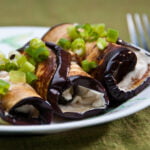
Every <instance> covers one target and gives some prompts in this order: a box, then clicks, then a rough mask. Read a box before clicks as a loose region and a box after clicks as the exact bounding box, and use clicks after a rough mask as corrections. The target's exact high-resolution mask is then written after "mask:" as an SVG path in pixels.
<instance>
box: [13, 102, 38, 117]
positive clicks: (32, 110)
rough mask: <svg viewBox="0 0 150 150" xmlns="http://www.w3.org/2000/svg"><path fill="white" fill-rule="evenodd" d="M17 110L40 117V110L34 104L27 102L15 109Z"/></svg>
mask: <svg viewBox="0 0 150 150" xmlns="http://www.w3.org/2000/svg"><path fill="white" fill-rule="evenodd" d="M15 111H16V112H18V113H19V112H20V113H24V114H28V115H29V116H31V117H32V118H38V117H39V111H38V110H37V109H36V108H35V107H34V106H32V105H29V104H26V105H22V106H20V107H18V108H16V109H15Z"/></svg>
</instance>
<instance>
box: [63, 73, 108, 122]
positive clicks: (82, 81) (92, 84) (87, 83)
mask: <svg viewBox="0 0 150 150" xmlns="http://www.w3.org/2000/svg"><path fill="white" fill-rule="evenodd" d="M68 84H69V87H70V86H79V85H80V86H83V87H86V88H90V89H91V90H95V91H98V92H101V93H103V94H104V99H105V103H106V107H105V108H94V109H91V110H89V111H86V112H84V113H75V112H65V113H62V112H61V114H60V115H61V116H63V117H65V118H71V119H82V118H86V117H91V116H95V115H99V114H101V113H104V112H105V111H106V109H107V106H108V105H109V99H108V96H107V93H106V90H105V88H104V87H103V86H102V84H101V83H100V82H98V81H97V80H95V79H92V78H89V77H84V76H71V77H68ZM66 89H67V88H66ZM66 89H63V90H66ZM60 111H61V110H60Z"/></svg>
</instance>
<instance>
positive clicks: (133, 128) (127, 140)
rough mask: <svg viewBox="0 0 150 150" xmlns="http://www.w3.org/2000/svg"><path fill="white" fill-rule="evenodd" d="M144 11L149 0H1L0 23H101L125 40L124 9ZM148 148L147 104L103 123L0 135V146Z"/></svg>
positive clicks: (20, 149)
mask: <svg viewBox="0 0 150 150" xmlns="http://www.w3.org/2000/svg"><path fill="white" fill-rule="evenodd" d="M128 12H130V13H135V12H138V13H140V14H141V13H147V14H148V15H149V17H150V1H149V0H32V1H31V0H22V1H20V0H1V1H0V26H12V25H16V26H19V25H22V26H32V25H34V26H51V25H54V24H58V23H63V22H71V23H72V22H79V23H105V24H106V25H107V26H108V27H112V28H116V29H117V30H119V31H120V37H121V38H122V39H125V40H127V41H129V36H128V30H127V24H126V13H128ZM13 149H15V150H16V149H17V150H28V149H32V150H51V149H52V150H55V149H56V150H59V149H60V150H67V149H68V150H74V149H75V150H78V149H79V150H135V149H136V150H149V149H150V108H147V109H145V110H142V111H140V112H138V113H135V114H134V115H131V116H129V117H126V118H122V119H119V120H116V121H113V122H110V123H106V124H103V125H97V126H93V127H88V128H82V129H77V130H72V131H67V132H63V133H57V134H49V135H30V136H28V135H26V136H25V135H21V136H16V135H1V136H0V150H13Z"/></svg>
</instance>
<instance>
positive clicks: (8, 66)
mask: <svg viewBox="0 0 150 150" xmlns="http://www.w3.org/2000/svg"><path fill="white" fill-rule="evenodd" d="M17 69H18V65H17V64H16V63H15V62H11V61H10V62H8V63H6V64H5V67H4V70H6V71H8V72H9V71H10V70H17Z"/></svg>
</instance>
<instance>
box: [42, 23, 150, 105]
mask: <svg viewBox="0 0 150 150" xmlns="http://www.w3.org/2000/svg"><path fill="white" fill-rule="evenodd" d="M118 35H119V33H118V31H116V30H114V29H106V27H105V25H104V24H93V25H92V24H83V25H80V24H60V25H56V26H54V27H52V28H50V30H49V31H48V32H47V33H46V34H45V35H44V36H43V37H42V40H43V41H46V42H54V43H56V44H58V45H60V46H61V47H62V48H63V49H65V50H66V51H68V52H69V53H70V54H71V56H72V61H75V62H76V63H77V64H79V65H80V66H81V67H82V69H83V70H85V71H86V72H87V73H88V74H89V75H91V77H93V78H95V79H96V80H98V81H99V82H101V83H102V85H103V86H104V87H105V88H106V91H107V93H108V95H109V99H110V104H120V103H122V102H124V101H126V100H128V99H129V98H131V97H133V96H135V95H137V94H138V93H139V92H141V91H142V90H143V89H144V88H145V87H147V86H148V85H149V84H150V81H149V80H150V78H149V77H150V70H149V66H150V59H149V54H146V53H145V51H144V50H142V49H140V48H137V47H135V46H131V45H130V44H128V43H126V42H124V41H123V40H121V39H119V38H118Z"/></svg>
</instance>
